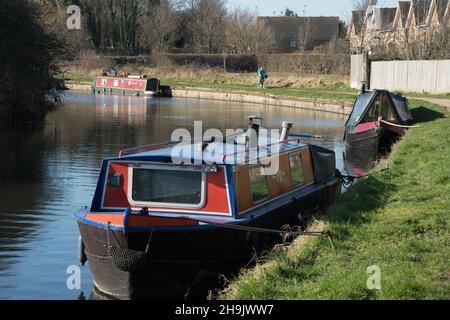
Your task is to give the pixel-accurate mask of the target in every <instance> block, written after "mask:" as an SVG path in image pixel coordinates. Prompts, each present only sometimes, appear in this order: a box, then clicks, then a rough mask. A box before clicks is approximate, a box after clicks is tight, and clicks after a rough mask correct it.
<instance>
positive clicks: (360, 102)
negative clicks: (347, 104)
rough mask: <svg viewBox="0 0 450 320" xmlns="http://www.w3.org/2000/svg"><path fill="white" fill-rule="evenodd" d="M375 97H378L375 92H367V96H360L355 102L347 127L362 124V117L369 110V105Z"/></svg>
mask: <svg viewBox="0 0 450 320" xmlns="http://www.w3.org/2000/svg"><path fill="white" fill-rule="evenodd" d="M374 95H376V92H375V91H371V92H366V93H365V94H360V95H359V96H358V98H357V99H356V101H355V105H354V106H353V110H352V113H351V114H350V117H349V118H348V120H347V125H349V126H356V125H357V124H358V123H360V120H361V117H362V115H363V114H364V112H365V111H366V110H367V108H368V105H369V103H370V102H371V101H372V99H373V97H374Z"/></svg>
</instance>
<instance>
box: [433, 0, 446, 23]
mask: <svg viewBox="0 0 450 320" xmlns="http://www.w3.org/2000/svg"><path fill="white" fill-rule="evenodd" d="M435 1H436V11H437V15H438V19H439V22H443V21H444V20H445V16H446V13H447V10H448V7H449V4H450V3H449V0H435Z"/></svg>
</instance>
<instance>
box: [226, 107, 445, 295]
mask: <svg viewBox="0 0 450 320" xmlns="http://www.w3.org/2000/svg"><path fill="white" fill-rule="evenodd" d="M411 105H413V106H415V107H414V108H413V110H412V113H413V116H414V118H415V120H416V122H418V123H420V124H422V127H420V128H416V129H412V130H410V131H409V132H408V133H407V135H406V137H405V138H404V139H402V141H400V142H398V143H397V144H396V146H395V147H394V149H393V151H392V154H391V155H390V157H389V159H388V162H389V165H390V170H389V171H387V172H384V173H374V174H373V175H371V176H370V177H369V178H368V179H367V180H365V181H363V182H361V183H359V184H357V185H356V186H355V187H354V188H353V189H352V190H351V191H350V192H348V193H346V194H345V195H343V196H342V197H341V198H340V199H339V200H338V201H337V203H336V204H335V205H334V206H333V208H332V209H330V210H329V212H327V213H326V214H325V215H324V216H322V217H321V218H320V222H316V223H315V224H314V227H316V228H317V227H320V228H323V229H326V230H329V231H330V232H331V233H332V235H333V240H334V243H335V246H336V249H335V250H334V249H333V248H332V247H331V246H330V243H329V242H328V241H327V240H326V239H317V238H298V239H297V240H296V241H295V242H294V243H293V244H291V245H289V246H287V247H282V248H278V249H275V250H274V251H273V252H270V253H269V254H268V255H267V257H266V258H265V259H264V261H261V262H260V263H259V264H258V265H257V266H256V267H255V268H254V269H252V270H249V271H244V272H243V273H242V274H241V276H240V277H238V278H237V279H234V280H233V281H232V282H231V284H230V286H229V287H228V289H227V290H225V291H224V292H223V293H222V294H221V296H220V298H223V299H449V298H450V267H449V264H448V262H449V261H450V250H449V248H450V232H449V230H450V214H449V211H450V169H449V167H450V162H449V159H450V134H449V129H448V128H449V126H450V119H449V117H448V114H447V113H446V111H445V110H444V109H443V108H441V107H438V106H435V105H430V104H424V103H423V102H418V101H411ZM419 105H425V106H424V107H423V106H419ZM383 166H384V164H383ZM374 171H375V172H376V169H375V170H374ZM317 224H319V226H317ZM372 265H377V266H379V268H380V269H381V290H369V289H368V288H367V285H366V281H367V279H368V276H369V275H368V274H367V268H368V267H369V266H372Z"/></svg>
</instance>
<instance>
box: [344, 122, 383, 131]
mask: <svg viewBox="0 0 450 320" xmlns="http://www.w3.org/2000/svg"><path fill="white" fill-rule="evenodd" d="M379 126H380V122H379V121H374V122H366V123H361V124H358V125H357V126H356V127H355V128H354V129H353V131H352V132H351V133H352V134H357V133H361V132H365V131H370V130H372V129H374V128H376V127H379Z"/></svg>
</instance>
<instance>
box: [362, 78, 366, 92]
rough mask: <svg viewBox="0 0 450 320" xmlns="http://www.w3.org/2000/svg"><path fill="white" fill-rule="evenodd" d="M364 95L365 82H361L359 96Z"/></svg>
mask: <svg viewBox="0 0 450 320" xmlns="http://www.w3.org/2000/svg"><path fill="white" fill-rule="evenodd" d="M364 93H366V82H365V81H361V94H364Z"/></svg>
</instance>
